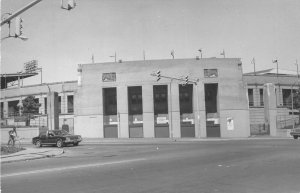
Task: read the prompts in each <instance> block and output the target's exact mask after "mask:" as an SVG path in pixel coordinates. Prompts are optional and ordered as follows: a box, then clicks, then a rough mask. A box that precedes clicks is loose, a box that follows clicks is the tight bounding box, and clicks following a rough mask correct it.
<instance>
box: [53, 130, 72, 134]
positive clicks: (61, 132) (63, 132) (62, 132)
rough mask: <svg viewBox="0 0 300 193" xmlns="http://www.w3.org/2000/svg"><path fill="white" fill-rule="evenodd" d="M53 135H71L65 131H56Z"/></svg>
mask: <svg viewBox="0 0 300 193" xmlns="http://www.w3.org/2000/svg"><path fill="white" fill-rule="evenodd" d="M53 133H54V134H55V135H68V134H69V133H68V132H67V131H65V130H56V131H53Z"/></svg>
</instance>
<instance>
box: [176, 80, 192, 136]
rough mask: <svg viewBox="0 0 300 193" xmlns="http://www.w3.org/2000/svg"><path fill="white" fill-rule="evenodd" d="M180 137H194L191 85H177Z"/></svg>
mask: <svg viewBox="0 0 300 193" xmlns="http://www.w3.org/2000/svg"><path fill="white" fill-rule="evenodd" d="M179 104H180V131H181V137H195V121H194V120H195V119H194V113H193V85H192V84H187V85H181V84H180V85H179Z"/></svg>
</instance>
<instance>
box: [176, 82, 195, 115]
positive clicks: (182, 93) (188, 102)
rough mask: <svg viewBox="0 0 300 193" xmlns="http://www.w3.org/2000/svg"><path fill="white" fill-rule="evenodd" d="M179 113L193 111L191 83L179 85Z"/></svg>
mask: <svg viewBox="0 0 300 193" xmlns="http://www.w3.org/2000/svg"><path fill="white" fill-rule="evenodd" d="M179 104H180V114H184V113H193V85H192V84H187V85H185V86H183V85H181V84H180V85H179Z"/></svg>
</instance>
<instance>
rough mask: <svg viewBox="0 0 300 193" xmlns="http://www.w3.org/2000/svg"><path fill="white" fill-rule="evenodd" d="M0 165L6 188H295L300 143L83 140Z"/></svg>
mask: <svg viewBox="0 0 300 193" xmlns="http://www.w3.org/2000/svg"><path fill="white" fill-rule="evenodd" d="M65 152H66V153H64V154H62V155H61V156H59V157H55V158H46V159H40V160H31V161H24V162H14V163H7V164H2V168H1V169H2V174H1V181H2V192H3V193H6V192H7V193H48V192H49V193H62V192H63V193H79V192H80V193H81V192H82V193H101V192H103V193H137V192H139V193H140V192H143V193H148V192H149V193H162V192H170V193H176V192H178V193H183V192H184V193H186V192H197V193H206V192H207V193H210V192H222V193H224V192H228V193H256V192H257V193H264V192H269V193H276V192H278V193H300V140H292V139H291V140H289V139H282V140H278V139H276V140H275V139H269V140H233V141H201V142H199V141H198V142H170V143H163V144H114V145H100V144H94V145H80V146H78V147H72V146H71V147H65Z"/></svg>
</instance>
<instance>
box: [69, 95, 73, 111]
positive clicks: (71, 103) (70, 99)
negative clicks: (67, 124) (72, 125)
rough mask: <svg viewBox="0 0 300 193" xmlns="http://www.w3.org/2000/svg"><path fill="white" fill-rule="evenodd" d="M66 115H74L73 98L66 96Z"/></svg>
mask: <svg viewBox="0 0 300 193" xmlns="http://www.w3.org/2000/svg"><path fill="white" fill-rule="evenodd" d="M67 106H68V113H74V96H73V95H69V96H68V105H67Z"/></svg>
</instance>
